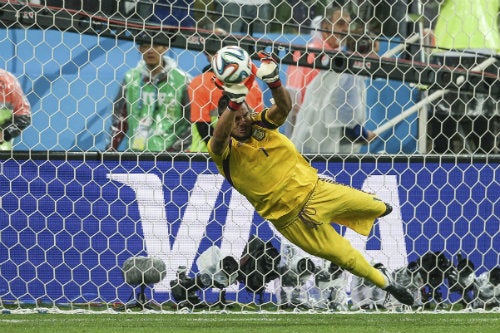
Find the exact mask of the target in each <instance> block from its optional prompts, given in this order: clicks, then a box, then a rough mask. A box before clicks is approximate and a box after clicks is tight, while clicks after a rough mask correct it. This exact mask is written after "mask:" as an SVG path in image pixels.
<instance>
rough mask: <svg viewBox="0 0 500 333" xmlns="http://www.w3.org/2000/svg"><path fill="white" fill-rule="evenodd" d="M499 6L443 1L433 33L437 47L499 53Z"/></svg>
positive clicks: (476, 0) (480, 0) (484, 0)
mask: <svg viewBox="0 0 500 333" xmlns="http://www.w3.org/2000/svg"><path fill="white" fill-rule="evenodd" d="M499 7H500V2H499V0H445V1H444V2H443V3H442V4H441V8H440V12H439V16H438V20H437V22H436V28H435V31H434V35H435V38H436V46H438V47H443V48H448V49H457V50H464V49H490V50H495V51H497V52H498V51H500V33H499V32H498V27H497V15H498V10H499Z"/></svg>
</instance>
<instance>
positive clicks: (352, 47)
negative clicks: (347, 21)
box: [346, 22, 377, 54]
mask: <svg viewBox="0 0 500 333" xmlns="http://www.w3.org/2000/svg"><path fill="white" fill-rule="evenodd" d="M351 27H352V28H350V30H349V35H347V36H346V48H347V50H348V51H349V52H353V53H360V54H368V53H370V52H372V51H377V46H376V43H377V40H376V39H375V37H374V35H373V33H371V32H370V31H369V30H367V29H366V28H365V26H364V25H363V24H362V23H359V22H358V23H356V22H355V23H352V24H351Z"/></svg>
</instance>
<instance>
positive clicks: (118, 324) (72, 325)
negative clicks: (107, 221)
mask: <svg viewBox="0 0 500 333" xmlns="http://www.w3.org/2000/svg"><path fill="white" fill-rule="evenodd" d="M0 332H5V333H17V332H30V333H58V332H61V333H62V332H64V333H73V332H88V333H100V332H102V333H104V332H105V333H118V332H119V333H123V332H130V333H145V332H148V333H149V332H152V333H153V332H154V333H158V332H169V333H170V332H189V333H194V332H207V333H212V332H213V333H216V332H217V333H226V332H227V333H239V332H242V333H243V332H249V333H251V332H256V333H275V332H276V333H277V332H285V333H299V332H300V333H323V332H341V333H350V332H356V333H370V332H377V333H380V332H387V333H392V332H394V333H395V332H401V333H417V332H419V333H420V332H422V333H424V332H425V333H428V332H439V333H445V332H450V333H451V332H452V333H462V332H463V333H498V332H500V313H498V312H497V313H367V314H362V313H357V314H331V313H330V314H306V313H286V314H279V313H277V314H269V313H260V314H259V313H252V314H243V313H228V314H225V313H217V314H201V313H190V314H165V313H159V314H151V313H148V314H146V313H144V314H142V313H137V312H136V313H116V314H92V313H82V314H53V313H49V314H33V313H31V314H1V315H0Z"/></svg>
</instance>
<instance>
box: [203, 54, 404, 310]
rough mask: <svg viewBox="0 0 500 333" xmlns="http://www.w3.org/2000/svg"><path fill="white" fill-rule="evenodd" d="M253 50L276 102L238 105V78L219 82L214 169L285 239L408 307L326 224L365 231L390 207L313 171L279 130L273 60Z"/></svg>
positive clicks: (279, 96) (280, 108)
mask: <svg viewBox="0 0 500 333" xmlns="http://www.w3.org/2000/svg"><path fill="white" fill-rule="evenodd" d="M259 55H260V57H261V62H262V64H261V66H260V67H259V68H258V69H257V70H256V71H255V75H256V76H257V77H258V78H260V79H262V80H263V81H264V82H266V83H267V84H268V86H269V88H270V89H271V91H272V96H273V98H274V102H275V104H274V105H272V106H271V107H270V108H267V109H264V110H263V111H262V112H261V113H258V114H257V113H253V112H251V111H252V110H250V109H249V108H248V106H247V105H246V103H245V98H246V95H247V93H248V89H247V87H246V86H245V84H244V83H240V84H234V85H224V84H221V89H223V90H224V95H223V97H222V98H221V100H220V101H219V114H220V116H219V119H218V122H217V125H216V127H215V129H214V133H213V136H212V137H211V138H210V140H209V142H208V151H209V154H210V156H211V157H212V159H213V160H214V162H215V164H216V165H217V168H218V170H219V172H220V173H221V174H222V175H223V176H224V177H225V178H226V179H227V181H229V183H230V184H231V185H232V186H233V187H234V188H235V189H236V190H237V191H238V192H240V193H241V194H242V195H244V196H245V197H246V198H247V199H248V201H249V202H250V203H251V204H252V205H253V206H254V207H255V209H256V210H257V212H258V213H259V214H260V215H261V216H262V217H263V218H265V219H267V220H269V221H270V222H271V223H272V224H273V225H274V226H275V227H276V229H277V230H278V231H279V232H280V233H281V234H282V235H283V236H284V237H286V238H287V239H288V240H289V241H291V242H292V243H294V244H296V245H297V246H299V247H300V248H302V249H303V250H304V251H306V252H308V253H309V254H311V255H314V256H317V257H320V258H324V259H326V260H328V261H331V262H333V263H335V264H336V265H338V266H341V267H343V268H345V269H347V270H348V271H350V272H351V273H353V274H355V275H357V276H360V277H363V278H365V279H368V280H369V281H371V282H373V283H374V284H375V285H376V286H378V287H380V288H382V289H384V290H386V291H387V292H388V293H390V294H392V295H393V296H394V297H395V298H396V299H397V300H398V301H400V302H401V303H403V304H406V305H412V304H413V297H412V295H411V294H410V293H409V292H408V291H407V290H406V289H404V288H403V287H401V286H399V285H396V284H395V283H394V282H392V280H391V279H390V278H389V275H388V273H387V272H386V271H385V269H381V270H379V269H376V268H374V267H373V266H372V265H370V264H369V263H368V261H367V260H366V259H365V258H364V257H363V256H362V255H361V253H360V252H359V251H358V250H356V249H355V248H354V247H352V245H351V244H350V242H349V241H348V240H347V239H345V238H344V237H342V236H341V235H340V234H339V233H337V232H336V230H335V229H334V228H333V227H332V226H331V225H330V223H331V222H335V223H338V224H341V225H344V226H346V227H349V228H351V229H353V230H354V231H356V232H358V233H360V234H362V235H365V236H366V235H368V234H369V232H370V230H371V228H372V226H373V223H374V222H375V219H377V218H378V217H381V216H384V215H386V214H389V213H390V212H391V210H392V208H391V206H389V205H388V204H386V203H384V202H382V201H381V200H379V199H378V198H377V197H375V196H374V195H371V194H368V193H365V192H362V191H360V190H357V189H354V188H352V187H349V186H346V185H342V184H339V183H336V182H333V181H331V180H325V179H322V178H319V177H318V171H317V170H316V169H314V168H313V167H312V166H311V165H310V164H309V163H308V162H307V161H306V160H305V158H304V157H303V156H302V155H301V154H300V153H299V152H298V151H297V150H296V148H295V146H294V144H293V143H292V142H291V141H290V140H289V139H288V138H287V137H286V136H284V135H282V134H281V133H280V132H279V131H278V127H279V126H280V125H282V124H283V122H284V121H285V119H286V118H287V115H288V113H289V111H290V109H291V99H290V95H289V94H288V91H287V90H286V89H285V88H284V87H283V86H282V85H281V81H280V79H279V68H278V64H277V63H276V62H275V60H274V59H273V58H272V57H271V56H270V55H268V54H265V53H260V54H259ZM219 83H220V82H219Z"/></svg>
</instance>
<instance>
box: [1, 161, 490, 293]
mask: <svg viewBox="0 0 500 333" xmlns="http://www.w3.org/2000/svg"><path fill="white" fill-rule="evenodd" d="M499 162H500V160H499V159H497V158H490V159H484V158H472V157H461V158H460V157H454V158H451V157H450V158H445V157H441V158H439V157H425V158H424V157H402V156H401V157H388V156H387V157H377V158H375V157H362V158H356V157H349V158H346V159H341V158H330V159H328V160H325V159H319V158H316V159H314V160H312V164H313V166H315V167H316V168H317V169H318V170H319V171H320V173H321V174H323V175H325V176H326V177H333V178H335V179H336V180H337V181H338V182H341V183H346V184H350V185H352V186H354V187H357V188H362V189H364V190H367V191H371V192H375V193H377V194H378V195H379V196H380V197H381V198H382V199H384V200H387V201H388V202H391V203H392V204H393V206H394V208H395V209H394V212H393V213H392V214H390V215H389V216H387V217H384V218H382V219H380V220H379V221H378V222H377V223H376V225H375V227H374V229H373V232H372V234H371V235H370V236H369V237H368V238H364V237H359V236H358V235H355V234H354V233H352V232H350V231H346V230H340V231H341V232H342V233H343V234H345V236H346V237H347V238H349V239H350V240H351V242H353V244H354V245H355V246H356V247H357V248H358V249H361V250H362V251H363V252H364V253H366V255H367V256H368V258H370V259H371V260H373V261H374V262H382V263H384V264H386V265H387V266H388V267H389V268H393V269H394V268H398V267H401V266H403V265H405V264H406V263H408V262H409V261H412V260H415V259H416V258H417V257H418V256H421V255H422V254H424V253H425V252H427V251H429V250H432V251H445V253H448V254H449V255H450V256H454V255H455V254H457V253H458V252H461V253H462V254H463V255H465V256H467V257H468V258H469V259H470V260H471V261H473V262H474V263H475V264H476V268H477V269H476V273H477V274H480V273H481V272H483V271H486V270H489V269H491V268H492V267H494V266H496V265H497V263H498V262H499V257H498V256H499V253H500V234H499V232H498V216H500V211H499V209H500V204H499V197H498V193H500V183H499V182H498V174H499V170H500V169H499ZM0 168H1V170H2V172H1V174H0V198H1V207H0V299H2V300H4V301H5V300H24V301H27V302H29V301H34V300H40V299H42V300H46V301H51V302H67V301H75V300H78V299H80V298H82V297H85V298H86V299H87V300H88V298H90V299H94V298H98V299H101V300H104V301H118V300H119V301H123V302H125V301H127V298H128V297H129V296H130V290H131V289H130V286H128V285H126V284H125V283H124V279H123V275H122V271H121V267H122V264H123V262H124V261H125V260H126V259H127V258H129V257H131V256H135V255H148V256H156V257H159V258H161V259H162V260H163V261H164V262H165V264H166V266H167V276H166V278H165V279H164V280H163V281H162V282H160V283H159V284H157V285H156V286H155V289H154V290H155V298H156V299H158V300H160V301H161V300H165V299H167V298H168V291H169V281H170V280H172V279H174V277H175V272H176V270H177V267H178V266H180V265H185V266H187V267H188V268H190V269H191V270H192V271H194V272H196V271H197V267H196V264H195V260H196V259H197V257H198V256H199V254H200V253H202V252H203V251H204V250H206V249H207V248H208V247H209V246H212V245H216V246H218V247H220V249H221V251H222V253H223V254H224V255H233V256H234V257H236V258H239V257H240V255H241V253H242V251H243V247H244V246H245V243H246V241H247V240H248V237H249V235H251V234H256V235H258V236H259V237H260V238H262V239H263V240H271V241H272V242H273V243H274V244H275V246H277V247H278V248H279V244H280V236H279V234H276V233H275V231H274V229H273V228H272V227H271V226H270V225H269V224H268V223H267V222H265V221H263V220H262V219H261V218H260V217H259V216H258V215H257V214H256V213H255V211H254V210H253V208H252V207H251V206H250V205H249V203H248V202H247V201H246V200H245V199H244V198H243V197H242V196H241V195H239V194H238V193H237V192H236V191H234V190H232V188H231V187H230V185H229V184H228V183H227V182H226V181H224V180H223V179H222V178H221V176H220V175H218V173H217V170H216V168H215V166H214V164H213V163H212V162H210V161H209V160H208V159H207V158H206V157H204V156H188V155H186V156H179V157H175V158H172V157H171V156H169V155H148V154H143V155H140V156H138V155H133V154H104V155H102V154H99V153H55V152H53V153H47V152H31V153H22V152H17V153H16V152H15V153H12V154H11V153H8V155H7V154H4V155H2V156H1V158H0ZM240 292H241V293H242V291H241V290H240ZM271 292H272V290H271Z"/></svg>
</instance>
